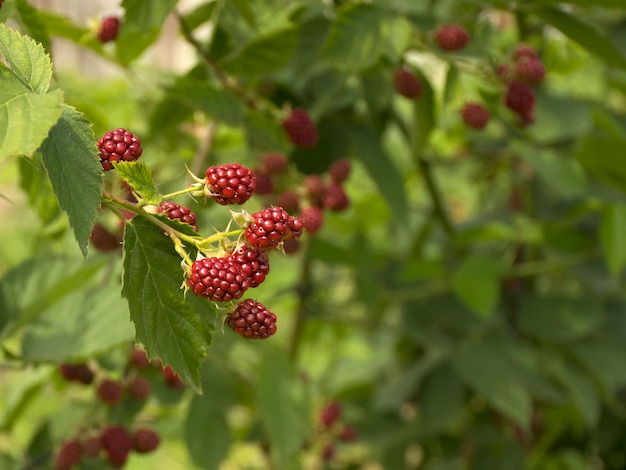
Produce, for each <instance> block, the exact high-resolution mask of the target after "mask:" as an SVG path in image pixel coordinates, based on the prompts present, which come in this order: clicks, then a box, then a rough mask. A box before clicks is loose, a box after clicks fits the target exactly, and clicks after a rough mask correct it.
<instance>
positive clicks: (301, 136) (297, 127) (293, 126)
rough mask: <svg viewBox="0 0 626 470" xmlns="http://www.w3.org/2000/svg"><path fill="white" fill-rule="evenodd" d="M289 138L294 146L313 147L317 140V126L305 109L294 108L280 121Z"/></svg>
mask: <svg viewBox="0 0 626 470" xmlns="http://www.w3.org/2000/svg"><path fill="white" fill-rule="evenodd" d="M282 126H283V129H284V130H285V132H286V133H287V136H288V137H289V140H290V141H291V143H292V144H293V145H295V146H296V147H302V148H310V147H314V146H315V144H317V141H318V135H317V127H316V126H315V123H314V122H313V120H312V119H311V117H310V116H309V113H308V111H307V110H306V109H302V108H294V109H292V110H291V113H290V114H289V116H287V118H285V120H284V121H283V122H282Z"/></svg>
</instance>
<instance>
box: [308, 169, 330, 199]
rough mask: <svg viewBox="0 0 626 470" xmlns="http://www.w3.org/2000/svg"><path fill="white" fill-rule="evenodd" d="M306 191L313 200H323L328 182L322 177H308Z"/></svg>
mask: <svg viewBox="0 0 626 470" xmlns="http://www.w3.org/2000/svg"><path fill="white" fill-rule="evenodd" d="M303 186H304V191H305V192H306V193H307V195H309V196H310V197H311V199H313V200H317V199H320V200H321V198H322V196H323V195H324V194H325V193H326V182H325V181H324V179H323V178H322V177H321V176H320V175H308V176H307V177H306V178H304V182H303Z"/></svg>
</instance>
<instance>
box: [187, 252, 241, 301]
mask: <svg viewBox="0 0 626 470" xmlns="http://www.w3.org/2000/svg"><path fill="white" fill-rule="evenodd" d="M187 284H188V285H189V287H190V288H191V292H192V293H193V294H195V295H197V296H200V297H206V298H207V299H209V300H214V301H216V302H228V301H230V300H235V299H239V298H241V296H242V295H243V293H244V292H245V291H246V290H247V289H248V287H249V286H250V283H249V281H248V276H246V275H245V274H244V273H242V272H241V269H240V268H239V266H238V265H237V264H236V263H235V261H233V260H232V259H231V258H230V257H228V256H226V257H221V258H220V257H217V256H213V257H210V258H200V259H199V260H196V261H194V263H193V264H192V265H191V274H190V275H189V277H188V278H187Z"/></svg>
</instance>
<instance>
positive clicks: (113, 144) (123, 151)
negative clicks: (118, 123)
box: [98, 127, 143, 171]
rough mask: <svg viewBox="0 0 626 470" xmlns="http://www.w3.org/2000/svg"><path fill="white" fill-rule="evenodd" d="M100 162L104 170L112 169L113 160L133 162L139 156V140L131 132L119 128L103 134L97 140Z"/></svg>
mask: <svg viewBox="0 0 626 470" xmlns="http://www.w3.org/2000/svg"><path fill="white" fill-rule="evenodd" d="M98 151H99V152H100V163H101V164H102V168H103V169H104V171H109V170H112V169H113V162H119V161H125V162H134V161H136V160H137V159H138V158H139V157H141V153H142V151H143V150H142V148H141V141H140V140H139V138H138V137H137V136H136V135H135V134H133V133H132V132H128V131H127V130H126V129H123V128H121V127H120V128H119V129H115V130H114V131H109V132H107V133H106V134H104V135H103V136H102V137H101V138H100V140H99V141H98Z"/></svg>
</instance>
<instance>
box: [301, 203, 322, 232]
mask: <svg viewBox="0 0 626 470" xmlns="http://www.w3.org/2000/svg"><path fill="white" fill-rule="evenodd" d="M300 215H301V217H302V219H303V220H304V230H306V231H307V232H308V233H310V234H311V235H313V234H316V233H317V232H319V231H320V229H321V228H322V225H324V211H323V210H322V209H320V208H319V207H316V206H309V207H305V208H304V209H302V212H301V213H300Z"/></svg>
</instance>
